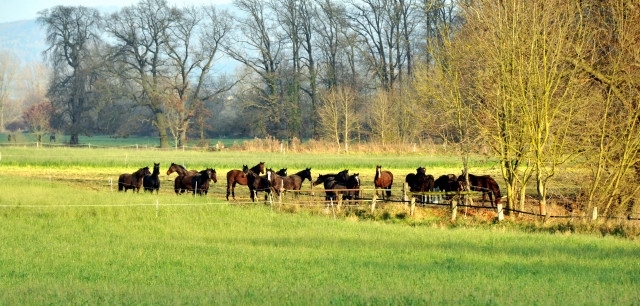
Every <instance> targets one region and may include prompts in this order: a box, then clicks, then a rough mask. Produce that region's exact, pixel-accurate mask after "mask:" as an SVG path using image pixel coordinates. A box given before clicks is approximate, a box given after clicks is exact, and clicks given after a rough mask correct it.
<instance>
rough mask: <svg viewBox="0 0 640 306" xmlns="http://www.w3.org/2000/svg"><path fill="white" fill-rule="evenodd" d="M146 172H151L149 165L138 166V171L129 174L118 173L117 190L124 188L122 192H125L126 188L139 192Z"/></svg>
mask: <svg viewBox="0 0 640 306" xmlns="http://www.w3.org/2000/svg"><path fill="white" fill-rule="evenodd" d="M147 174H151V172H150V171H149V167H144V168H140V169H138V171H136V172H134V173H131V174H129V173H124V174H120V177H119V178H118V191H122V190H124V192H127V189H133V190H134V191H137V192H140V186H142V179H143V178H144V176H145V175H147Z"/></svg>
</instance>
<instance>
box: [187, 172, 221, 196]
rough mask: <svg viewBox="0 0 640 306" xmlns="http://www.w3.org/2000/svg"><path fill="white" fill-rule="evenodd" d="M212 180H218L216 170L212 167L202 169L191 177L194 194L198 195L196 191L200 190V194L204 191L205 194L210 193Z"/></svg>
mask: <svg viewBox="0 0 640 306" xmlns="http://www.w3.org/2000/svg"><path fill="white" fill-rule="evenodd" d="M212 180H213V182H214V183H217V182H218V178H217V175H216V170H215V169H211V168H207V169H205V170H202V171H200V172H198V174H196V175H194V176H193V177H191V186H193V195H196V192H198V195H202V193H203V192H204V194H205V195H206V194H207V193H209V182H210V181H212Z"/></svg>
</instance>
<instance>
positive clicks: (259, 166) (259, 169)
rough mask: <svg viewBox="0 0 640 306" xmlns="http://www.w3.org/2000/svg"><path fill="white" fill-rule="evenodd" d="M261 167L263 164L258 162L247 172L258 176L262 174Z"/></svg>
mask: <svg viewBox="0 0 640 306" xmlns="http://www.w3.org/2000/svg"><path fill="white" fill-rule="evenodd" d="M262 167H264V163H263V162H260V163H258V164H257V165H255V166H253V167H251V168H250V169H249V170H250V171H253V172H254V173H257V174H260V172H262V171H261V170H262Z"/></svg>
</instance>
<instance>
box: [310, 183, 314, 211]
mask: <svg viewBox="0 0 640 306" xmlns="http://www.w3.org/2000/svg"><path fill="white" fill-rule="evenodd" d="M314 197H315V192H314V191H313V183H311V196H310V197H309V205H311V206H313V198H314Z"/></svg>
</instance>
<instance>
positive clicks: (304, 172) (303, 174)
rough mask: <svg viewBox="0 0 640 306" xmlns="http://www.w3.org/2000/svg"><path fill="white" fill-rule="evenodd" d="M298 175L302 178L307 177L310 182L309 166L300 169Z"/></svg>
mask: <svg viewBox="0 0 640 306" xmlns="http://www.w3.org/2000/svg"><path fill="white" fill-rule="evenodd" d="M299 175H300V177H301V178H302V180H304V179H308V180H309V182H311V168H307V169H304V170H302V171H300V173H299Z"/></svg>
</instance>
